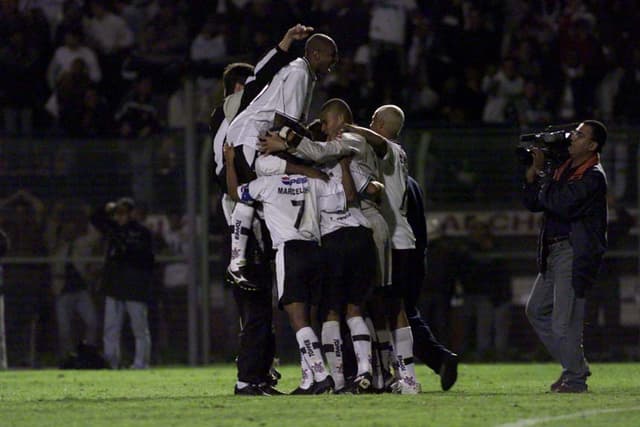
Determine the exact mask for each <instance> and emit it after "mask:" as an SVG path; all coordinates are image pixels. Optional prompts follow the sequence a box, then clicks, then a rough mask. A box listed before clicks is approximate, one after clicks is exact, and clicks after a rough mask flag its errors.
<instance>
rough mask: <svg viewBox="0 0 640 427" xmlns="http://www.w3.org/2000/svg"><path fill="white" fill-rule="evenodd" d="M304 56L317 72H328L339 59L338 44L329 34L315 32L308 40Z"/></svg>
mask: <svg viewBox="0 0 640 427" xmlns="http://www.w3.org/2000/svg"><path fill="white" fill-rule="evenodd" d="M304 57H305V58H306V60H307V61H308V62H309V65H310V67H311V69H312V70H313V71H314V72H315V73H320V74H326V73H329V72H330V71H331V70H332V69H333V67H334V66H335V65H336V62H337V61H338V46H336V42H334V41H333V39H332V38H331V37H329V36H328V35H326V34H321V33H318V34H314V35H312V36H311V37H309V40H307V44H306V45H305V48H304Z"/></svg>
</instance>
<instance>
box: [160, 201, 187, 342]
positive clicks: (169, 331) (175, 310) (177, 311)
mask: <svg viewBox="0 0 640 427" xmlns="http://www.w3.org/2000/svg"><path fill="white" fill-rule="evenodd" d="M167 217H168V227H164V228H163V229H162V230H161V233H162V240H163V243H164V249H163V251H162V252H163V254H165V255H169V256H178V257H187V256H188V255H189V252H190V251H189V241H190V231H189V227H188V225H187V222H186V220H185V217H184V216H183V215H182V214H181V213H179V212H177V211H176V210H175V209H174V210H172V211H170V212H169V213H168V214H167ZM188 269H189V267H188V265H187V263H186V262H185V261H171V262H169V263H167V264H166V265H165V266H164V269H163V270H164V271H163V273H162V279H163V280H162V282H163V288H162V296H161V300H160V304H161V313H162V315H161V316H160V318H161V323H162V324H163V325H164V328H161V330H163V331H164V341H165V342H164V345H165V347H168V348H169V349H172V350H179V352H180V354H183V355H186V353H187V350H188V349H187V335H188V334H187V332H188V321H187V320H188V319H187V311H188V307H187V306H188V295H187V290H188V289H187V285H188Z"/></svg>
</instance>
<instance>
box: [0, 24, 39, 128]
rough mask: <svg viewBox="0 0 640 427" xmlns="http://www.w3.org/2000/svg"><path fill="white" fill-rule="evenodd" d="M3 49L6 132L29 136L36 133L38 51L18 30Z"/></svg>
mask: <svg viewBox="0 0 640 427" xmlns="http://www.w3.org/2000/svg"><path fill="white" fill-rule="evenodd" d="M7 41H8V42H7V44H6V45H2V46H0V93H2V95H3V96H0V102H1V103H2V113H3V118H4V129H5V131H6V132H8V133H9V134H16V133H23V134H30V133H31V131H32V130H33V110H34V107H35V105H37V103H38V87H39V86H41V85H38V84H37V82H38V81H39V80H40V81H41V78H42V76H41V75H40V74H39V73H38V71H39V70H38V60H39V59H40V58H39V53H40V52H39V51H38V50H37V49H35V48H34V47H33V46H32V45H31V43H29V39H28V36H27V33H26V31H25V29H24V28H16V29H15V30H14V31H13V32H12V33H11V34H9V35H8V37H7Z"/></svg>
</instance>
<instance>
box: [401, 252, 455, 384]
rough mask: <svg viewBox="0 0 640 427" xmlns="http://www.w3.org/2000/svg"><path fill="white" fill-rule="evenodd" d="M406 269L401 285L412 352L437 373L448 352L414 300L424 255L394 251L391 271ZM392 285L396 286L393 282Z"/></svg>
mask: <svg viewBox="0 0 640 427" xmlns="http://www.w3.org/2000/svg"><path fill="white" fill-rule="evenodd" d="M396 269H400V270H398V271H407V274H406V275H405V277H406V280H408V283H406V284H404V286H402V287H401V289H402V300H403V303H404V310H405V312H406V314H407V318H408V319H409V325H410V326H411V333H412V334H413V355H414V357H417V358H418V359H420V360H421V361H422V362H424V363H425V364H426V365H427V366H428V367H429V368H431V369H432V370H433V371H434V372H435V373H436V374H437V373H438V372H439V371H440V367H441V366H442V362H443V360H444V358H445V357H446V356H448V355H450V354H451V351H450V350H449V349H447V348H446V347H445V346H444V345H442V344H441V343H440V342H439V341H438V340H437V339H436V337H435V336H434V335H433V333H432V332H431V328H429V325H428V324H427V322H426V321H425V320H424V318H423V317H422V315H421V314H420V310H419V309H418V307H417V303H418V300H419V297H420V290H421V289H422V283H423V282H424V277H425V256H424V251H423V250H420V249H404V250H396V249H394V250H393V271H396ZM394 286H395V285H394Z"/></svg>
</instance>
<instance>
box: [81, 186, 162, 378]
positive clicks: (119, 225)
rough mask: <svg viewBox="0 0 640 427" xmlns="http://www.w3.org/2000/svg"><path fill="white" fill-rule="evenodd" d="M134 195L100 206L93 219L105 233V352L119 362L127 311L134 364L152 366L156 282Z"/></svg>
mask: <svg viewBox="0 0 640 427" xmlns="http://www.w3.org/2000/svg"><path fill="white" fill-rule="evenodd" d="M134 207H135V205H134V202H133V200H132V199H130V198H126V197H125V198H122V199H119V200H118V201H117V202H115V203H113V202H111V203H108V204H107V205H106V206H105V207H104V208H102V209H98V210H97V211H96V212H95V213H94V214H93V215H92V217H91V223H92V224H93V225H94V226H95V227H96V228H97V229H98V230H99V231H100V232H101V233H102V234H103V235H104V236H105V237H106V239H107V251H106V259H105V263H104V280H103V291H104V294H105V297H106V298H105V310H104V337H103V339H104V356H105V359H106V360H107V362H108V363H109V365H110V366H111V368H113V369H117V368H118V367H119V365H120V333H121V331H122V325H123V323H124V316H125V313H127V314H128V315H129V320H130V323H131V329H132V331H133V336H134V338H135V347H136V348H135V358H134V361H133V365H132V368H135V369H145V368H148V367H149V358H150V355H151V334H150V333H149V322H148V319H147V310H148V303H149V300H150V299H151V292H152V286H153V266H154V255H153V249H152V244H151V232H150V231H149V230H148V229H147V228H145V227H144V226H143V225H141V224H140V223H139V222H138V221H136V220H135V219H134V217H133V209H134Z"/></svg>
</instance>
